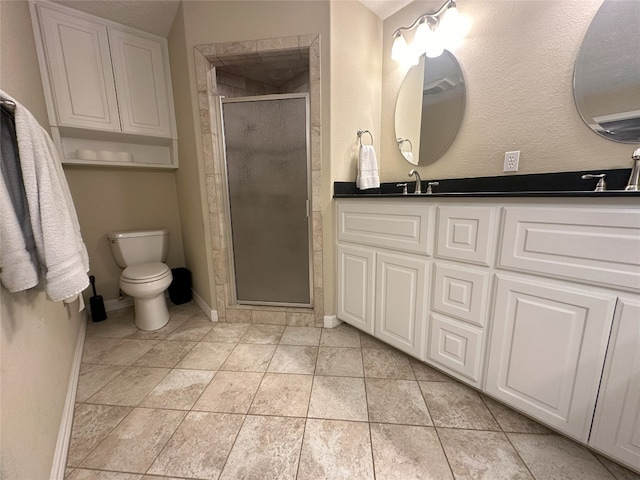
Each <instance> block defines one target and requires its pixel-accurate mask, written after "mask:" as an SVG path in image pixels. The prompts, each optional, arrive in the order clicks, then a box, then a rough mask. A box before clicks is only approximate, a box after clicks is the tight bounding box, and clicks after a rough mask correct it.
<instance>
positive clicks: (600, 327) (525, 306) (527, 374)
mask: <svg viewBox="0 0 640 480" xmlns="http://www.w3.org/2000/svg"><path fill="white" fill-rule="evenodd" d="M615 300H616V298H615V297H614V296H610V295H605V294H601V293H596V292H594V291H588V290H578V289H571V288H569V287H567V286H566V284H562V283H560V282H553V283H552V282H548V283H547V282H540V281H537V280H536V279H533V278H525V277H523V278H513V277H506V276H502V275H499V276H498V285H497V291H496V298H495V314H494V319H493V331H492V336H491V346H490V350H489V351H490V354H489V364H488V369H487V382H486V391H487V392H488V393H490V394H491V395H493V396H495V397H496V398H498V399H501V400H503V401H504V402H505V403H507V404H508V405H512V406H514V407H515V408H517V409H520V410H522V411H524V412H525V413H527V414H529V415H531V416H533V417H534V418H537V419H539V420H541V421H543V422H544V423H547V424H549V425H551V426H553V427H554V428H557V429H558V430H560V431H561V432H564V433H565V434H567V435H568V436H570V437H573V438H576V439H578V440H580V441H583V442H586V441H587V437H588V434H589V428H590V426H591V419H592V416H593V411H594V408H595V400H596V395H597V393H598V385H599V383H600V375H601V372H602V367H603V364H604V356H605V352H606V348H607V339H608V336H609V329H610V327H611V321H612V318H613V310H614V306H615Z"/></svg>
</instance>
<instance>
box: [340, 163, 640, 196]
mask: <svg viewBox="0 0 640 480" xmlns="http://www.w3.org/2000/svg"><path fill="white" fill-rule="evenodd" d="M586 173H605V174H606V175H607V176H606V179H605V180H606V183H607V190H606V191H604V192H595V191H593V190H594V188H595V186H596V183H597V182H598V179H589V180H582V178H581V176H582V175H584V174H586ZM630 173H631V169H630V168H620V169H613V170H599V171H595V170H589V171H581V172H561V173H536V174H529V175H504V176H498V177H476V178H452V179H438V180H434V179H429V180H422V192H423V193H422V194H420V195H415V194H414V193H413V191H414V190H415V181H414V182H406V183H407V189H408V192H409V193H408V194H407V195H404V194H403V193H402V187H398V186H396V184H397V183H405V182H404V181H403V180H401V181H399V182H387V183H382V184H380V188H375V189H369V190H358V189H357V187H356V184H355V182H334V184H333V198H414V199H415V198H422V197H454V198H464V197H640V191H625V190H624V188H625V186H626V185H627V182H628V180H629V175H630ZM433 181H436V182H439V185H437V186H435V187H433V191H434V193H432V194H428V195H427V194H425V193H424V192H425V191H426V190H427V183H428V182H433Z"/></svg>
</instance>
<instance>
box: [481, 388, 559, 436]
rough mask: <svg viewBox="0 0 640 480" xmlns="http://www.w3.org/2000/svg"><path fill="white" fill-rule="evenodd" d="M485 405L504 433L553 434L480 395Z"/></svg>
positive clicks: (536, 423)
mask: <svg viewBox="0 0 640 480" xmlns="http://www.w3.org/2000/svg"><path fill="white" fill-rule="evenodd" d="M480 397H482V400H483V401H484V403H485V405H486V406H487V408H488V409H489V411H490V412H491V414H492V415H493V418H495V419H496V421H497V422H498V425H500V428H501V429H502V430H503V431H504V432H513V433H551V430H549V429H548V428H547V427H545V426H543V425H540V424H539V423H538V422H535V421H533V420H531V419H530V418H528V417H525V416H524V415H521V414H520V413H518V412H516V411H514V410H512V409H510V408H509V407H507V406H505V405H503V404H501V403H500V402H497V401H495V400H493V399H492V398H489V397H487V396H486V395H480Z"/></svg>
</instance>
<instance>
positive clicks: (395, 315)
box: [375, 252, 429, 357]
mask: <svg viewBox="0 0 640 480" xmlns="http://www.w3.org/2000/svg"><path fill="white" fill-rule="evenodd" d="M428 267H429V262H427V261H426V260H423V259H421V258H417V257H410V256H407V255H401V254H395V253H386V252H385V253H380V252H378V253H377V255H376V313H375V336H376V337H377V338H379V339H380V340H383V341H385V342H387V343H388V344H390V345H393V346H394V347H396V348H398V349H400V350H403V351H405V352H407V353H410V354H412V355H414V356H416V357H421V355H422V352H421V350H422V342H421V338H422V329H423V326H424V324H425V323H426V318H425V308H426V305H427V301H426V295H427V293H426V286H427V270H428Z"/></svg>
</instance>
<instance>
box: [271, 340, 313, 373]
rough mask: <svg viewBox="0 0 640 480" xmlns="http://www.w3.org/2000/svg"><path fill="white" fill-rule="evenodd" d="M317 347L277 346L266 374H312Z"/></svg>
mask: <svg viewBox="0 0 640 480" xmlns="http://www.w3.org/2000/svg"><path fill="white" fill-rule="evenodd" d="M317 357H318V347H301V346H297V345H282V344H280V345H278V348H276V351H275V353H274V354H273V358H272V359H271V363H269V368H267V372H274V373H300V374H313V372H315V369H316V359H317Z"/></svg>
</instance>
